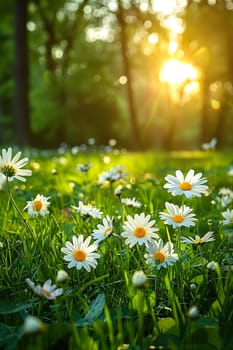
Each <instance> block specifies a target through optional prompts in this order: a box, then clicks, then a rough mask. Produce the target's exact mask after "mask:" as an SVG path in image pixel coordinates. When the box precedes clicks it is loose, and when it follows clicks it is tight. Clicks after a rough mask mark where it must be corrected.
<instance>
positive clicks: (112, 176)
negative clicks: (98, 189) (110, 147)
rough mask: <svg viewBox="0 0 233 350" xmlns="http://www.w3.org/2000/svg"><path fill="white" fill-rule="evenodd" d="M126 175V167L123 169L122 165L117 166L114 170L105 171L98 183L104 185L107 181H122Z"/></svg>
mask: <svg viewBox="0 0 233 350" xmlns="http://www.w3.org/2000/svg"><path fill="white" fill-rule="evenodd" d="M126 175H127V173H126V172H125V171H124V167H122V166H121V165H117V166H115V167H114V168H111V169H110V170H109V171H103V172H102V173H101V174H100V175H99V180H98V182H99V183H100V184H103V183H105V182H106V181H108V182H114V181H117V180H120V179H122V178H123V177H125V176H126Z"/></svg>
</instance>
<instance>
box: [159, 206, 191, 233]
mask: <svg viewBox="0 0 233 350" xmlns="http://www.w3.org/2000/svg"><path fill="white" fill-rule="evenodd" d="M165 206H166V209H167V213H164V212H160V213H159V214H160V215H159V217H160V219H162V220H164V223H165V224H167V225H172V226H173V228H176V227H180V226H186V227H189V226H195V223H194V221H196V220H197V219H196V218H195V217H194V216H195V214H191V212H192V209H191V208H189V207H187V206H186V205H183V206H181V207H178V205H175V204H172V203H169V202H166V203H165Z"/></svg>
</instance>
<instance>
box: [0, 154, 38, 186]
mask: <svg viewBox="0 0 233 350" xmlns="http://www.w3.org/2000/svg"><path fill="white" fill-rule="evenodd" d="M20 156H21V152H17V153H16V155H15V156H14V157H13V158H12V148H11V147H9V148H8V150H6V149H5V148H3V149H2V155H0V173H2V174H3V175H5V176H6V177H7V179H8V181H13V180H14V179H17V180H20V181H23V182H25V181H26V179H25V178H24V176H31V175H32V171H31V170H28V169H22V168H23V167H24V166H25V165H26V164H27V163H28V158H27V157H26V158H23V159H21V160H19V158H20Z"/></svg>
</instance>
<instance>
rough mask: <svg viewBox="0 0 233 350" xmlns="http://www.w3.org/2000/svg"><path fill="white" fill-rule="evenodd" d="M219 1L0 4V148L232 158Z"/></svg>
mask: <svg viewBox="0 0 233 350" xmlns="http://www.w3.org/2000/svg"><path fill="white" fill-rule="evenodd" d="M232 33H233V2H232V1H231V0H208V1H201V0H195V1H188V0H176V1H175V0H154V1H152V0H151V1H149V0H141V1H139V0H109V1H107V0H15V1H13V0H10V1H1V2H0V42H1V45H0V144H2V145H12V144H13V145H15V144H16V145H19V146H32V147H37V148H55V147H58V146H59V145H60V144H61V143H62V142H65V143H67V144H69V145H71V146H74V145H79V144H83V143H86V142H87V140H88V139H90V138H93V139H95V142H96V144H97V145H100V144H106V143H108V142H109V139H116V140H117V142H118V145H119V147H125V148H128V149H138V150H145V149H162V150H165V149H166V150H167V149H184V148H185V149H198V148H200V147H201V145H202V144H203V143H206V142H209V141H210V140H211V139H213V138H216V139H217V147H218V148H221V149H223V148H224V149H229V148H232V146H233V138H232V128H233V108H232V106H233V50H232Z"/></svg>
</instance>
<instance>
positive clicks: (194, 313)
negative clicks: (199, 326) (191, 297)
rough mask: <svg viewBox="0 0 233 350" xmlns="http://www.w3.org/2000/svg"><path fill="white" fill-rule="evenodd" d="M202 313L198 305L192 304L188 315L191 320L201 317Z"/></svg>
mask: <svg viewBox="0 0 233 350" xmlns="http://www.w3.org/2000/svg"><path fill="white" fill-rule="evenodd" d="M199 315H200V313H199V310H198V308H197V306H196V305H194V306H191V307H190V309H189V310H188V317H189V318H190V319H191V320H196V319H197V318H198V317H199Z"/></svg>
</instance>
